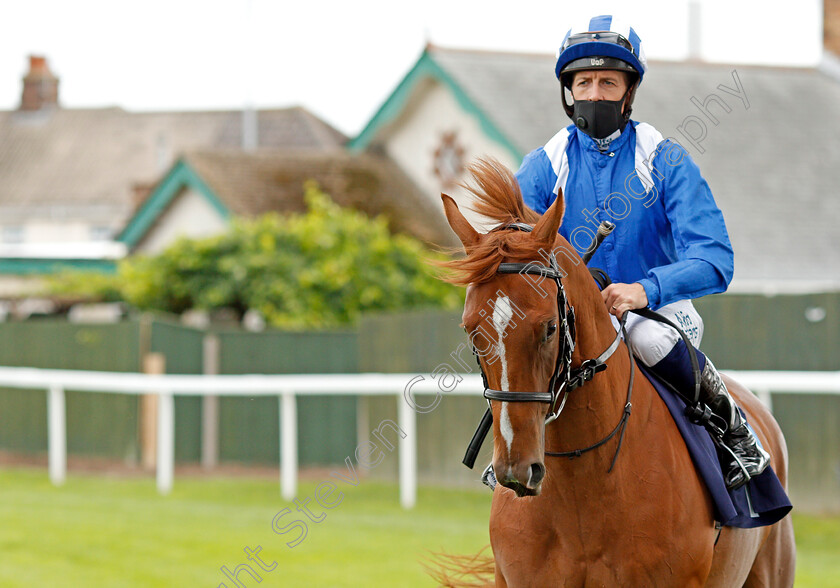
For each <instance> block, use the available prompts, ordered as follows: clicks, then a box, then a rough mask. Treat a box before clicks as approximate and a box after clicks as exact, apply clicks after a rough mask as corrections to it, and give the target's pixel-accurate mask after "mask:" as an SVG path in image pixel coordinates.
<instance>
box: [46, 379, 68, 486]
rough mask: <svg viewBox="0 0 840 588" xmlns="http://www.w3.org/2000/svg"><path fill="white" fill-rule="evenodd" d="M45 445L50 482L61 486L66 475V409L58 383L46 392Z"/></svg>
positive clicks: (62, 390) (62, 392)
mask: <svg viewBox="0 0 840 588" xmlns="http://www.w3.org/2000/svg"><path fill="white" fill-rule="evenodd" d="M47 445H48V452H49V458H48V459H49V470H50V482H52V483H53V484H55V485H56V486H61V485H62V484H63V483H64V479H65V478H66V477H67V409H66V404H65V397H64V389H63V388H62V387H61V386H58V385H53V386H50V389H49V392H48V393H47Z"/></svg>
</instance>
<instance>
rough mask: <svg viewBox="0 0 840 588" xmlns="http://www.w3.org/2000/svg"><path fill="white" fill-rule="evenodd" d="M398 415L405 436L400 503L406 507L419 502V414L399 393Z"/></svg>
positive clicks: (402, 440) (409, 507)
mask: <svg viewBox="0 0 840 588" xmlns="http://www.w3.org/2000/svg"><path fill="white" fill-rule="evenodd" d="M397 417H398V420H399V425H400V429H402V430H403V432H404V433H405V436H404V437H403V436H401V437H400V441H399V443H400V504H401V505H402V507H403V508H405V509H411V508H414V505H415V504H417V414H416V413H415V412H414V409H413V408H412V407H411V406H409V405H408V403H407V402H406V401H405V398H403V394H402V391H400V393H399V394H397Z"/></svg>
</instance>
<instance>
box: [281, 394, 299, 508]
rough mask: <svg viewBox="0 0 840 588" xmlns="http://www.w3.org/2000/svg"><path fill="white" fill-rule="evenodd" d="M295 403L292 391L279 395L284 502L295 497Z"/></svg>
mask: <svg viewBox="0 0 840 588" xmlns="http://www.w3.org/2000/svg"><path fill="white" fill-rule="evenodd" d="M297 435H298V432H297V401H296V399H295V392H294V390H283V392H282V393H281V394H280V493H281V495H282V496H283V498H284V499H285V500H291V499H293V498H294V497H295V496H296V495H297V467H298V451H297Z"/></svg>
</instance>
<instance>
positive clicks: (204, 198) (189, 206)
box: [117, 160, 231, 251]
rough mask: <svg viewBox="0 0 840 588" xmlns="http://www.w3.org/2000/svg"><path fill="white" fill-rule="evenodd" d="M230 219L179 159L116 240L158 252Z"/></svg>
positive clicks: (203, 233)
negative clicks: (176, 238)
mask: <svg viewBox="0 0 840 588" xmlns="http://www.w3.org/2000/svg"><path fill="white" fill-rule="evenodd" d="M230 216H231V215H230V211H229V210H228V208H227V207H226V206H225V205H224V204H223V203H222V201H221V200H219V198H218V197H217V196H216V195H215V194H214V193H213V191H212V190H211V189H210V187H209V186H207V184H206V183H205V182H204V180H202V179H201V178H200V177H199V176H198V174H196V173H195V171H194V170H193V169H192V168H191V167H190V166H189V165H188V164H187V163H186V162H185V161H183V160H179V161H178V162H177V163H176V164H175V165H174V166H173V167H172V169H171V170H169V172H168V173H167V174H166V176H165V177H164V178H163V180H162V181H161V182H160V183H159V184H158V185H157V187H156V188H155V189H154V191H153V192H152V193H151V194H150V195H149V197H148V198H147V199H146V201H145V202H143V204H142V205H141V207H140V208H139V209H138V210H137V212H135V214H134V215H133V216H132V217H131V220H130V221H129V222H128V224H127V225H126V227H125V228H124V229H123V230H122V232H121V233H120V235H119V236H118V237H117V241H120V242H122V243H125V244H126V245H127V246H128V247H129V248H131V249H135V248H141V249H143V250H144V251H149V250H150V248H155V249H158V250H159V248H160V247H162V246H165V243H168V242H171V239H173V238H174V237H176V236H178V235H181V234H187V235H189V236H202V235H206V234H209V233H208V231H210V232H214V231H216V230H217V229H218V227H219V226H220V225H224V224H225V223H226V221H227V220H228V219H229V218H230ZM204 224H206V226H204ZM167 238H168V239H169V241H166V239H167Z"/></svg>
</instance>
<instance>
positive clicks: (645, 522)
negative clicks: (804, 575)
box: [438, 160, 795, 588]
mask: <svg viewBox="0 0 840 588" xmlns="http://www.w3.org/2000/svg"><path fill="white" fill-rule="evenodd" d="M471 172H472V177H473V179H474V183H475V186H473V187H470V188H469V189H470V190H471V192H472V193H473V195H474V196H475V197H476V198H477V201H476V205H475V207H474V209H475V210H476V211H477V212H479V213H480V214H483V215H484V216H486V217H489V218H490V219H493V220H494V221H498V222H499V223H501V224H500V225H499V227H497V228H496V229H494V230H492V231H490V232H488V233H486V234H482V233H479V232H478V231H476V230H475V229H474V228H473V227H472V226H471V225H470V223H469V222H468V221H467V220H466V218H465V217H464V216H463V214H462V213H461V211H460V210H459V209H458V206H457V204H456V203H455V201H454V200H453V199H452V198H450V197H449V196H447V195H445V194H444V195H442V199H443V205H444V209H445V212H446V217H447V219H448V221H449V224H450V226H451V227H452V229H453V231H454V232H455V233H456V234H457V236H458V238H459V239H460V240H461V242H462V244H463V246H464V249H465V251H466V257H465V258H463V259H458V260H455V261H453V262H450V263H449V264H448V265H449V266H450V269H452V270H454V275H453V276H451V277H450V281H453V282H455V283H460V284H463V285H468V288H467V296H466V302H465V307H464V314H463V326H464V328H465V330H466V331H467V332H468V333H469V334H470V336H471V339H472V340H473V341H475V339H476V337H477V334H478V333H479V332H481V333H483V334H484V335H483V336H484V337H485V338H487V337H488V336H489V337H491V338H492V339H491V340H493V341H494V343H493V345H492V347H493V353H492V354H490V353H482V354H480V363H481V367H482V370H483V372H484V374H485V377H486V379H487V387H488V388H490V389H491V391H494V392H499V391H502V392H501V394H500V395H497V399H496V400H491V403H490V404H491V408H492V415H493V467H494V470H495V472H496V476H497V478H498V481H499V485H498V486H497V487H496V489H495V491H494V493H493V503H492V508H491V514H490V542H491V546H492V551H493V559H494V561H495V566H494V567H495V586H509V587H514V586H609V587H614V586H632V587H640V586H645V587H651V586H663V587H679V588H683V587H686V586H721V587H726V588H731V587H733V586H762V587H767V586H791V585H792V584H793V573H794V559H795V548H794V539H793V525H792V523H791V519H790V517H789V516H788V517H785V518H784V519H782V520H781V521H780V522H778V523H776V524H775V525H772V526H769V527H759V528H754V529H740V528H732V527H724V528H723V529H722V530H716V527H715V520H714V510H713V504H712V501H711V498H710V496H709V493H708V491H707V490H706V488H705V486H704V484H703V482H702V481H701V479H700V478H699V475H698V474H697V473H696V471H695V468H694V465H693V464H692V460H691V458H690V456H689V454H688V451H687V449H686V446H685V442H684V441H683V440H682V437H681V436H680V433H679V432H678V430H677V427H676V425H675V423H674V420H673V418H672V417H671V415H670V414H669V412H668V409H667V408H666V406H665V404H664V403H663V401H662V399H661V398H660V397H659V396H658V394H657V392H656V391H655V389H654V388H653V387H652V385H651V384H650V382H649V381H648V380H647V379H646V378H645V377H643V376H642V374H640V373H639V371H638V370H636V377H635V382H634V383H633V384H632V416H630V417H629V419H628V420H627V426H626V428H624V429H623V431H621V434H620V435H619V434H616V435H614V436H613V437H611V438H610V439H609V440H608V441H607V442H605V443H604V444H603V445H601V446H599V447H598V448H596V449H594V450H592V451H589V452H587V453H585V454H584V455H582V456H581V457H579V458H578V459H566V458H561V457H552V456H548V457H547V456H546V452H547V451H548V452H566V451H570V450H575V449H579V448H585V447H589V446H591V445H593V444H596V443H597V442H599V441H600V440H602V439H604V438H605V437H607V436H608V435H609V433H610V431H613V430H618V427H616V424H617V423H620V422H621V420H622V417H623V416H624V414H625V405H626V404H627V394H628V387H629V386H630V385H631V382H630V378H631V373H632V372H631V362H632V361H633V360H632V359H631V358H630V355H629V353H628V351H627V348H626V347H625V345H624V343H623V341H622V342H621V343H620V345H619V347H618V348H617V350H616V351H615V352H614V353H613V354H612V355H611V356H610V357H609V359H608V360H607V362H606V363H607V368H608V369H606V370H605V371H603V372H601V373H598V374H597V375H595V376H594V378H593V379H592V380H591V381H589V382H587V383H586V384H585V385H583V386H582V387H580V388H577V389H576V390H574V391H572V392H571V393H570V394H569V396H568V401H567V402H566V404H565V408H564V409H563V410H562V412H561V413H560V414H559V416H558V417H557V418H556V420H553V421H552V422H550V423H548V424H547V420H546V418H547V416H548V415H549V413H550V411H551V410H553V409H554V406H553V405H552V406H551V407H550V405H549V404H548V403H547V402H545V400H544V396H543V397H542V398H541V401H536V400H535V401H523V402H512V401H504V400H499V399H498V398H499V397H501V398H506V397H509V396H510V394H516V393H522V394H526V395H528V394H531V395H533V396H534V397H536V396H538V395H535V394H534V393H540V392H543V393H544V392H545V391H546V390H548V391H549V392H551V390H550V387H551V384H550V382H551V381H552V376H553V375H554V374H555V372H556V366H557V365H558V361H557V358H558V355H559V354H561V349H562V346H563V345H564V344H565V343H564V339H565V338H564V332H563V331H564V326H563V324H562V322H563V316H562V314H564V313H562V312H561V311H562V309H559V308H558V306H559V305H558V297H557V296H556V292H557V290H558V287H557V285H556V284H559V283H560V282H559V278H558V282H555V281H554V280H552V279H550V277H546V276H540V275H533V273H532V274H529V275H525V273H523V274H521V275H520V274H519V273H517V272H506V273H501V272H500V271H499V268H500V264H502V263H517V264H529V263H530V264H533V265H538V266H539V267H543V268H545V266H546V265H548V264H547V263H546V253H545V252H551V251H554V252H560V253H561V254H560V255H557V256H556V258H557V261H558V262H559V270H560V272H559V273H560V274H561V275H562V276H563V277H562V284H563V286H564V288H563V289H564V290H565V291H566V294H567V296H568V303H569V305H570V306H571V307H573V308H574V314H575V316H576V329H575V330H576V333H574V334H572V337H574V340H575V341H574V345H573V347H574V351H573V354H572V355H571V366H570V367H572V368H574V367H577V366H580V365H581V363H582V362H584V361H585V360H587V359H591V358H595V357H597V356H599V355H601V354H602V353H603V352H604V351H605V350H606V349H608V348H609V347H610V345H611V344H612V343H613V342H614V341H615V339H616V329H615V327H614V325H613V323H612V321H611V319H610V315H609V313H608V312H607V309H606V308H605V305H604V303H603V302H602V298H601V294H600V292H599V289H598V287H597V286H596V284H595V281H594V280H593V279H592V277H591V275H590V273H589V272H588V270H587V268H586V266H585V264H584V263H581V259H580V257H579V256H578V255H577V253H574V249H573V248H572V247H571V246H570V245H569V243H568V242H567V241H566V240H565V239H564V238H563V237H562V236H560V235H559V234H558V228H559V226H560V222H561V219H562V216H563V207H564V204H563V198H562V195H561V197H558V198H557V200H556V201H555V202H554V204H553V205H552V206H551V207H550V208H549V209H548V210H547V211H546V212H545V214H544V215H542V216H540V215H538V214H537V213H535V212H534V211H532V210H530V209H529V208H527V207H526V206H525V205H524V203H523V201H522V196H521V193H520V191H519V186H518V184H517V181H516V179H515V177H514V176H513V175H512V174H511V173H510V171H509V170H507V169H506V168H504V167H503V166H502V165H501V164H499V163H498V162H495V161H492V160H488V161H479V162H478V163H477V164H475V165H473V166H472V167H471ZM511 223H523V224H527V225H532V226H533V230H532V231H530V232H528V231H527V230H523V229H527V228H530V227H520V228H519V230H516V227H510V226H509V225H511ZM541 252H542V254H541ZM511 267H515V266H508V269H510V268H511ZM534 273H537V274H538V273H539V272H534ZM545 294H547V295H545ZM476 346H478V344H476ZM564 373H565V374H566V376H568V371H564ZM725 380H726V385H727V387H728V388H729V390H730V392H731V393H732V395H733V396H734V397H735V399H736V401H737V402H738V404H739V406H741V407H742V408H743V409H744V410H745V412H746V413H747V416H748V420H749V421H750V423H751V425H752V426H753V428H754V429H755V431H756V433H757V434H758V436H759V438H760V439H761V442H762V444H763V446H764V447H765V448H766V449H767V450H768V451H769V452H770V454H771V456H772V464H773V467H774V469H775V471H776V473H777V475H778V477H779V479H780V481H781V483H782V484H783V485H785V486H786V482H787V450H786V447H785V443H784V439H783V437H782V433H781V431H780V429H779V427H778V425H777V424H776V422H775V420H774V419H773V417H772V416H771V415H770V413H769V412H768V411H767V410H766V409H765V408H764V407H763V405H762V404H761V403H760V402H759V401H758V400H757V399H756V397H755V396H754V395H753V394H751V393H750V392H749V391H748V390H747V389H745V388H744V387H742V386H740V385H739V384H738V383H737V382H734V381H732V380H731V379H728V378H725ZM505 394H507V395H508V396H505ZM549 420H550V419H549ZM619 448H620V453H618V451H617V450H618V449H619ZM617 453H618V455H617V458H616V454H617ZM614 458H615V463H614V466H613V465H612V463H613V460H614ZM718 534H719V536H718ZM470 562H471V564H470V565H471V566H473V567H475V566H476V564H475V559H474V558H473V559H471V560H470ZM451 577H452V576H449V578H450V579H449V580H445V579H442V577H441V576H438V579H439V580H441V581H442V582H443V583H444V584H447V585H469V586H475V585H476V584H475V583H467V584H458V583H457V582H455V581H452V580H451ZM487 580H488V581H490V582H492V580H490V579H487Z"/></svg>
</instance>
